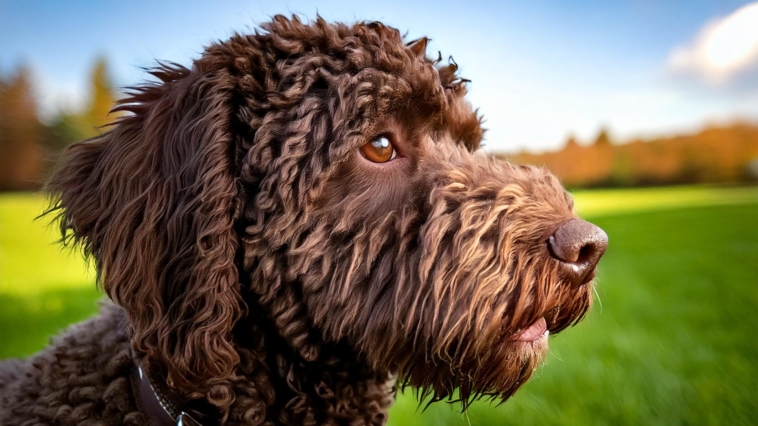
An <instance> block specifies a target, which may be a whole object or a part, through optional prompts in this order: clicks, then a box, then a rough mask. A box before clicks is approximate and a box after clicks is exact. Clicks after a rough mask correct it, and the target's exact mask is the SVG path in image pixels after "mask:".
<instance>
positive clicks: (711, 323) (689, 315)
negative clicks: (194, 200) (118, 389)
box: [0, 187, 758, 426]
mask: <svg viewBox="0 0 758 426" xmlns="http://www.w3.org/2000/svg"><path fill="white" fill-rule="evenodd" d="M574 195H575V199H576V203H577V207H578V210H579V211H580V213H581V214H582V215H583V216H585V217H589V218H590V219H591V220H592V221H593V222H595V223H597V224H598V225H600V226H602V227H603V228H604V229H605V230H606V232H607V233H608V235H609V236H610V246H609V249H608V253H607V254H606V256H605V257H604V259H603V262H602V263H601V268H600V271H599V285H598V295H599V297H600V303H597V302H596V304H595V307H594V309H593V310H592V311H591V313H590V314H589V316H588V318H587V319H586V320H585V321H584V322H582V323H581V324H579V325H578V326H577V327H574V328H572V329H569V330H567V331H565V332H563V333H561V334H560V335H558V336H554V337H551V351H550V354H549V355H548V357H547V362H546V365H545V366H543V367H542V368H541V369H540V370H539V371H538V372H537V375H536V378H535V379H534V380H532V381H531V382H529V383H528V384H527V385H526V386H524V388H523V389H522V390H521V391H519V392H518V393H517V394H516V396H515V397H514V398H512V399H511V400H509V401H508V402H506V403H505V404H504V405H502V406H500V407H497V408H493V407H491V406H490V405H489V404H487V403H475V404H474V405H473V406H472V407H471V409H470V410H469V411H467V412H466V413H465V414H461V413H460V410H459V406H458V405H449V404H444V403H439V404H434V405H432V406H431V407H430V408H429V409H428V410H426V411H424V412H422V410H421V409H417V408H418V403H417V402H416V400H415V399H414V398H413V397H412V396H410V395H401V396H400V397H399V398H398V401H397V403H396V405H395V407H394V408H393V409H392V411H391V415H390V424H391V425H392V426H401V425H435V426H437V425H461V426H466V425H508V424H514V425H516V424H519V425H523V424H527V425H528V424H540V425H543V424H544V425H565V424H577V425H586V424H592V425H597V424H601V425H602V424H605V425H616V424H640V425H655V424H660V425H670V424H730V425H731V424H752V422H754V419H756V418H758V399H757V398H756V395H758V381H756V380H755V377H758V358H757V357H758V339H756V332H755V330H756V329H757V328H758V309H757V307H758V189H756V188H755V187H751V188H713V187H683V188H650V189H640V190H597V191H582V192H577V193H575V194H574ZM43 207H44V202H43V199H42V198H41V197H40V196H39V195H36V194H21V195H18V194H12V195H9V194H0V358H3V357H8V356H24V355H28V354H30V353H33V352H35V351H37V350H39V349H40V348H42V347H43V346H44V345H45V344H46V342H47V340H48V338H49V336H50V335H51V334H53V333H55V332H56V331H57V330H59V329H60V328H61V327H64V326H65V325H66V324H68V323H70V322H72V321H77V320H80V319H82V318H85V317H87V316H89V315H92V314H93V313H94V312H95V310H96V308H95V305H96V300H97V299H98V298H99V297H100V296H99V294H98V292H97V291H96V289H95V285H94V273H93V272H92V271H91V269H89V268H87V267H86V266H85V263H84V262H83V260H82V259H81V256H80V255H79V253H78V252H76V251H74V252H72V253H70V254H61V253H60V251H59V249H58V248H57V245H55V243H54V242H55V240H56V238H57V235H56V233H55V229H49V230H46V228H45V225H46V222H45V220H44V219H43V220H41V221H34V220H33V218H34V217H35V216H36V215H38V214H39V212H40V211H41V210H42V208H43Z"/></svg>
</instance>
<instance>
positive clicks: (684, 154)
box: [503, 122, 758, 188]
mask: <svg viewBox="0 0 758 426" xmlns="http://www.w3.org/2000/svg"><path fill="white" fill-rule="evenodd" d="M503 157H504V158H507V159H508V160H509V161H513V162H516V163H519V164H536V165H540V166H546V167H547V168H548V169H550V170H551V171H552V172H553V173H555V174H556V175H557V176H558V177H560V178H561V180H562V181H563V184H564V185H566V186H567V187H570V188H582V187H584V188H586V187H617V186H647V185H672V184H689V183H722V184H735V183H747V182H755V181H758V125H756V124H755V123H749V122H737V123H734V124H732V125H729V126H720V127H717V126H711V127H707V128H705V129H703V130H701V131H700V132H698V133H695V134H688V135H678V136H672V137H664V138H655V139H648V140H642V139H638V140H634V141H631V142H628V143H623V144H617V143H614V142H612V141H611V138H610V136H609V133H608V130H607V129H601V130H600V132H599V134H598V136H597V137H596V138H595V140H594V142H592V143H591V144H589V145H581V144H579V142H577V140H576V139H575V138H574V137H569V138H568V140H567V141H566V145H565V146H564V148H563V149H562V150H560V151H557V152H548V153H543V154H531V153H527V152H522V153H519V154H515V155H507V156H503Z"/></svg>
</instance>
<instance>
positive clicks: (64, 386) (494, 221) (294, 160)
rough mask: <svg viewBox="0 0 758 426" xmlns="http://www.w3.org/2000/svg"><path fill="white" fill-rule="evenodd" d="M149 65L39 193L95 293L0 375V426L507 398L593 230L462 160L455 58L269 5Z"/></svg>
mask: <svg viewBox="0 0 758 426" xmlns="http://www.w3.org/2000/svg"><path fill="white" fill-rule="evenodd" d="M262 28H263V30H262V31H260V32H256V33H255V34H252V35H244V36H243V35H235V36H234V37H232V38H231V39H229V40H227V41H225V42H223V43H216V44H212V45H211V46H210V47H208V48H207V49H206V50H205V53H204V54H203V55H202V56H201V57H200V59H198V60H196V61H194V63H193V65H192V67H191V68H190V69H187V68H184V67H182V66H179V65H175V64H161V65H160V66H159V67H158V68H156V69H154V70H152V72H151V74H152V75H153V76H154V77H156V79H157V80H156V81H155V82H152V83H146V84H144V85H141V86H138V87H135V88H132V89H131V90H130V93H129V94H128V97H126V98H125V99H123V100H121V101H120V102H119V105H118V106H117V107H116V108H115V110H116V111H123V112H125V113H126V114H125V115H123V116H122V117H121V118H120V119H118V121H117V122H116V123H115V124H114V125H113V126H112V127H111V128H110V130H109V131H108V132H106V133H104V134H102V135H100V136H98V137H95V138H93V139H90V140H86V141H83V142H81V143H78V144H75V145H73V146H71V147H70V148H69V149H68V150H67V151H66V152H65V155H64V158H63V159H62V161H61V163H60V165H59V167H58V169H57V170H56V172H55V174H54V176H53V177H52V180H51V182H50V185H49V191H50V193H51V194H52V197H53V207H52V209H51V210H52V211H53V212H54V213H56V214H58V215H59V218H60V220H61V227H62V230H63V234H64V240H67V241H71V242H75V243H79V244H81V245H82V247H84V249H85V251H86V252H87V253H89V254H91V256H92V257H93V258H94V260H95V262H96V265H97V270H98V281H99V283H100V285H101V286H102V288H103V289H104V290H105V292H106V293H107V295H108V296H109V297H110V299H111V300H112V301H113V303H112V304H111V303H108V304H105V305H104V306H103V307H102V310H101V312H100V314H99V315H98V316H96V317H94V318H92V319H90V320H89V321H87V322H84V323H82V324H79V325H75V326H73V327H71V328H69V329H68V330H67V331H66V332H65V333H64V334H63V335H62V336H60V337H58V338H56V339H55V340H54V341H53V344H52V346H50V347H49V348H47V349H45V350H44V351H42V352H40V353H39V354H37V355H35V356H32V357H31V358H29V359H26V360H12V361H7V362H5V363H4V364H2V366H1V367H0V407H1V408H0V423H1V424H3V425H17V424H19V425H20V424H23V425H33V424H55V425H74V424H77V425H84V424H91V425H106V424H107V425H116V424H129V425H147V424H152V425H164V424H177V422H178V423H181V424H184V425H187V424H201V425H261V424H266V425H317V424H318V425H369V424H370V425H380V424H384V423H385V422H386V421H387V409H388V407H389V406H390V405H391V404H392V401H393V399H394V397H395V392H396V388H397V386H401V385H409V386H413V387H417V388H419V389H420V390H421V394H422V395H424V396H428V397H430V398H431V399H432V400H433V401H437V400H440V399H448V398H454V397H453V392H454V391H455V390H457V391H458V392H459V393H458V394H457V397H459V398H460V399H461V400H462V401H463V404H464V407H465V405H466V404H467V403H468V402H470V401H472V400H474V399H476V398H478V397H482V396H492V397H496V398H500V399H503V400H504V399H506V398H508V397H509V396H510V395H511V394H513V393H514V392H515V391H516V389H517V388H518V387H519V386H520V385H522V384H523V383H524V382H525V381H526V380H527V379H528V378H529V377H530V375H531V374H532V372H533V371H534V370H535V368H536V367H537V366H538V365H539V363H540V360H541V357H542V355H543V353H544V352H545V350H546V349H547V335H548V333H555V332H558V331H561V330H563V329H564V328H566V327H568V326H569V325H572V324H574V323H576V322H577V321H579V320H580V319H581V318H582V317H583V315H584V314H585V312H586V311H587V309H588V308H589V306H590V303H591V301H592V296H591V295H592V280H593V278H594V275H595V274H594V271H595V266H596V265H597V261H598V260H599V258H600V256H601V255H602V254H603V251H604V250H605V246H606V244H607V238H606V236H605V234H604V233H603V232H602V231H601V230H600V229H599V228H597V227H595V226H593V225H591V224H589V223H587V222H584V221H581V220H579V219H577V218H576V216H575V214H574V213H573V202H572V199H571V197H570V196H569V195H568V194H567V193H566V192H565V191H564V189H563V188H562V187H561V185H560V183H559V182H558V180H557V179H556V178H555V177H553V176H552V175H551V174H549V173H548V172H547V171H545V170H543V169H538V168H534V167H521V166H516V165H512V164H509V163H507V162H504V161H499V160H497V159H495V158H494V157H492V156H491V155H487V154H484V153H480V152H476V151H477V148H478V147H479V144H480V142H481V139H482V134H483V130H482V129H481V127H480V121H481V120H480V118H479V117H478V116H477V114H476V113H475V111H473V110H472V108H471V106H470V105H469V103H468V102H467V101H466V100H465V99H464V95H465V93H466V89H465V85H466V83H467V80H464V79H461V78H459V77H458V76H457V75H456V68H457V66H456V65H455V63H451V64H447V65H441V64H439V62H440V61H439V60H432V59H430V58H428V57H427V56H426V53H425V48H426V44H427V39H425V38H422V39H420V40H415V41H412V42H408V43H406V42H405V41H404V40H403V38H402V36H401V35H400V33H399V32H398V31H397V30H395V29H393V28H389V27H387V26H385V25H382V24H380V23H376V22H373V23H359V24H356V25H353V26H348V25H342V24H328V23H326V22H324V21H323V20H321V19H317V20H316V21H313V22H310V23H304V22H301V21H300V20H299V19H297V18H296V17H293V18H291V19H290V18H285V17H283V16H277V17H275V18H274V19H273V21H272V22H270V23H268V24H265V25H262Z"/></svg>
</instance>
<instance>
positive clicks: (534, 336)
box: [510, 317, 550, 343]
mask: <svg viewBox="0 0 758 426" xmlns="http://www.w3.org/2000/svg"><path fill="white" fill-rule="evenodd" d="M549 334H550V331H549V330H548V329H547V321H545V317H540V318H539V319H538V320H537V321H535V322H533V323H532V324H531V325H530V326H528V327H526V328H523V329H521V330H519V331H517V332H516V333H515V334H514V335H513V336H511V339H510V340H511V341H512V342H527V343H532V342H535V341H537V340H540V339H542V338H545V339H547V337H548V335H549Z"/></svg>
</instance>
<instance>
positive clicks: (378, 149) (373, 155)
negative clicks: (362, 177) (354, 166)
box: [361, 136, 397, 163]
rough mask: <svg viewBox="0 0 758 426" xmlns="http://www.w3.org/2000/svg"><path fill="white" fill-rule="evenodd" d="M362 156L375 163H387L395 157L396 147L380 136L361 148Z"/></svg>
mask: <svg viewBox="0 0 758 426" xmlns="http://www.w3.org/2000/svg"><path fill="white" fill-rule="evenodd" d="M361 154H362V155H363V157H365V158H366V159H367V160H369V161H371V162H374V163H386V162H388V161H390V160H392V159H394V158H395V157H397V152H395V147H394V146H392V142H390V140H389V139H388V138H387V137H386V136H378V137H377V138H376V139H374V140H373V141H371V142H369V143H367V144H365V145H363V146H362V147H361Z"/></svg>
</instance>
